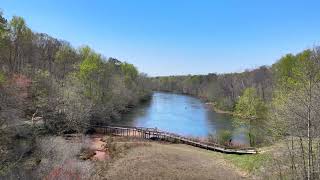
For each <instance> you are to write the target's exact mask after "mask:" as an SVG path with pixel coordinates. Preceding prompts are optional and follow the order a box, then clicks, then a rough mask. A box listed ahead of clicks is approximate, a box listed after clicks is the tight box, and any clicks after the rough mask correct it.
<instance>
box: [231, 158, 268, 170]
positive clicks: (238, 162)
mask: <svg viewBox="0 0 320 180" xmlns="http://www.w3.org/2000/svg"><path fill="white" fill-rule="evenodd" d="M225 158H226V159H227V160H229V161H230V162H232V163H233V164H234V165H235V166H237V167H239V168H240V169H243V170H245V171H247V172H252V171H254V170H256V169H258V168H260V167H261V166H262V165H264V164H265V163H267V162H268V161H269V160H270V156H269V155H268V154H255V155H235V154H228V155H225Z"/></svg>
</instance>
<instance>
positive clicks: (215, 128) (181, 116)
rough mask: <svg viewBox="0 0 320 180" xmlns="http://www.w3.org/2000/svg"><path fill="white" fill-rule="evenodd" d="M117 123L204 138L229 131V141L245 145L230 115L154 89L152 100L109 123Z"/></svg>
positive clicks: (180, 96)
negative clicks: (230, 136) (230, 137)
mask: <svg viewBox="0 0 320 180" xmlns="http://www.w3.org/2000/svg"><path fill="white" fill-rule="evenodd" d="M112 123H113V124H118V125H128V126H141V127H156V128H158V129H161V130H166V131H170V132H174V133H177V134H181V135H185V136H193V137H207V136H208V135H209V134H213V135H218V134H220V133H222V132H223V131H230V132H231V134H232V142H237V143H241V144H248V140H247V137H246V135H245V132H244V131H243V130H245V128H244V127H243V126H234V120H233V118H232V116H230V115H226V114H218V113H216V112H214V111H212V110H210V109H209V108H208V107H207V106H206V105H205V104H204V103H203V102H201V101H200V100H199V99H197V98H194V97H191V96H186V95H180V94H173V93H164V92H155V93H154V94H153V96H152V99H151V100H150V101H148V102H145V103H143V104H141V105H140V106H138V107H137V108H135V109H133V111H131V112H129V113H127V114H125V115H123V116H122V118H121V119H120V120H116V121H113V122H112Z"/></svg>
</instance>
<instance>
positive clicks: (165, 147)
mask: <svg viewBox="0 0 320 180" xmlns="http://www.w3.org/2000/svg"><path fill="white" fill-rule="evenodd" d="M112 142H113V143H116V142H117V139H113V141H112ZM116 144H117V145H113V146H115V147H117V148H116V149H118V150H119V151H121V152H122V153H121V156H115V159H113V160H112V162H111V163H110V162H104V163H103V162H102V163H101V162H100V163H99V164H98V165H97V170H98V173H97V174H96V175H97V176H95V177H94V179H115V180H117V179H130V180H135V179H242V178H244V177H245V174H246V173H244V172H242V171H240V170H238V169H237V168H236V167H235V166H233V165H232V164H231V163H229V162H228V161H227V160H226V159H224V158H223V156H224V154H221V153H217V152H212V151H208V150H204V149H199V148H196V147H192V146H188V145H183V144H168V143H158V142H143V144H141V142H134V141H130V142H123V139H122V141H121V142H119V143H116ZM124 149H125V150H124ZM124 152H125V153H124ZM106 164H107V165H106Z"/></svg>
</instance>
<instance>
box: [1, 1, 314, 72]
mask: <svg viewBox="0 0 320 180" xmlns="http://www.w3.org/2000/svg"><path fill="white" fill-rule="evenodd" d="M319 7H320V1H316V0H315V1H309V0H300V1H295V0H265V1H254V0H252V1H247V0H233V1H232V0H220V1H218V0H216V1H214V0H207V1H206V0H100V1H99V0H90V1H89V0H51V1H49V0H38V1H35V0H28V1H19V0H0V8H1V9H2V10H3V11H4V14H5V17H7V18H9V19H10V18H11V17H12V15H18V16H22V17H24V18H25V19H26V22H27V24H28V25H29V27H30V28H31V29H32V30H34V31H37V32H45V33H47V34H49V35H51V36H54V37H56V38H59V39H63V40H67V41H69V42H71V43H72V45H73V46H75V47H78V46H81V45H84V44H87V45H89V46H91V47H92V48H93V49H95V50H96V51H97V52H99V53H101V54H103V55H105V56H107V57H110V56H112V57H115V58H118V59H120V60H123V61H127V62H130V63H133V64H134V65H135V66H136V67H138V69H139V70H140V71H142V72H145V73H147V74H149V75H151V76H156V75H177V74H207V73H211V72H216V73H225V72H239V71H243V70H245V69H252V68H255V67H258V66H260V65H271V64H272V63H274V62H275V61H276V60H278V59H279V58H280V57H281V56H283V55H284V54H286V53H297V52H299V51H301V50H303V49H306V48H311V47H312V46H314V45H319V41H320V13H319Z"/></svg>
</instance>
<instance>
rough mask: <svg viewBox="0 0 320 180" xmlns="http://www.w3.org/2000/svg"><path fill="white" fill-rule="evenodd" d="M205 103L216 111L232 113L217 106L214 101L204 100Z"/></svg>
mask: <svg viewBox="0 0 320 180" xmlns="http://www.w3.org/2000/svg"><path fill="white" fill-rule="evenodd" d="M205 104H206V105H208V106H209V107H210V108H212V110H213V111H215V112H216V113H219V114H229V115H234V113H233V112H232V111H226V110H222V109H219V108H217V106H216V105H215V103H214V102H206V103H205Z"/></svg>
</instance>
